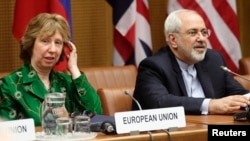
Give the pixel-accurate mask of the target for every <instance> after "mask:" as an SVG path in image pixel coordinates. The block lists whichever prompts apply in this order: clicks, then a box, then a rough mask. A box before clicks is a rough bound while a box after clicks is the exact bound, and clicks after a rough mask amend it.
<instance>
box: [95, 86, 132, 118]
mask: <svg viewBox="0 0 250 141" xmlns="http://www.w3.org/2000/svg"><path fill="white" fill-rule="evenodd" d="M126 90H127V91H128V92H129V93H130V95H131V96H133V92H134V86H126V87H113V88H100V89H98V90H97V93H98V95H99V96H100V99H101V102H102V108H103V114H104V115H108V116H114V114H115V113H116V112H124V111H131V110H132V101H133V100H132V98H131V97H130V96H129V95H126V94H125V91H126Z"/></svg>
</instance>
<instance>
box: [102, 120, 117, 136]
mask: <svg viewBox="0 0 250 141" xmlns="http://www.w3.org/2000/svg"><path fill="white" fill-rule="evenodd" d="M100 129H101V131H102V132H103V133H104V134H106V135H114V134H116V127H115V125H114V123H113V122H111V121H104V122H102V124H101V127H100Z"/></svg>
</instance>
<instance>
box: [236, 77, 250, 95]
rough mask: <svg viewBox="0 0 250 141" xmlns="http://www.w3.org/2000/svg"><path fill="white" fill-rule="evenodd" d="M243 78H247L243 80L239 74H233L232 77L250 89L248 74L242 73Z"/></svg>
mask: <svg viewBox="0 0 250 141" xmlns="http://www.w3.org/2000/svg"><path fill="white" fill-rule="evenodd" d="M242 76H243V77H244V78H247V79H249V80H245V79H243V78H241V77H239V76H234V79H235V80H237V81H238V82H239V83H240V84H241V85H242V86H243V87H244V88H245V89H247V90H249V91H250V74H246V75H242Z"/></svg>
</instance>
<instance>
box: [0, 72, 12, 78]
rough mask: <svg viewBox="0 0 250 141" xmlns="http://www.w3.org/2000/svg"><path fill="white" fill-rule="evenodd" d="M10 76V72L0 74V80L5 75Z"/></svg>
mask: <svg viewBox="0 0 250 141" xmlns="http://www.w3.org/2000/svg"><path fill="white" fill-rule="evenodd" d="M8 74H10V72H0V78H2V77H4V76H5V75H8Z"/></svg>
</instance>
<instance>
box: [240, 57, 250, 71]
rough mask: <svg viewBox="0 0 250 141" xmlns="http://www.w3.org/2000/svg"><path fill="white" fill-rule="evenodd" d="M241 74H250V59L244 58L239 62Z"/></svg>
mask: <svg viewBox="0 0 250 141" xmlns="http://www.w3.org/2000/svg"><path fill="white" fill-rule="evenodd" d="M239 70H240V74H250V57H243V58H241V59H240V60H239Z"/></svg>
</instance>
